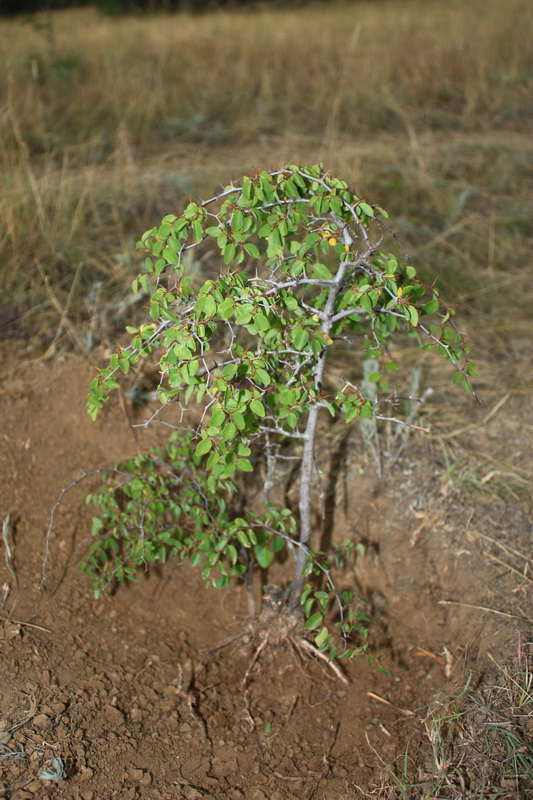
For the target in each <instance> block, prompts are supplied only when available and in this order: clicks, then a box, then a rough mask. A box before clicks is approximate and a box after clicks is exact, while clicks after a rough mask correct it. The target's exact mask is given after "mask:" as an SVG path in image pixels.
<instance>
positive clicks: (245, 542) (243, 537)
mask: <svg viewBox="0 0 533 800" xmlns="http://www.w3.org/2000/svg"><path fill="white" fill-rule="evenodd" d="M236 536H237V539H238V540H239V542H240V543H241V544H242V546H243V547H250V546H251V542H250V539H249V538H248V534H247V533H246V531H243V530H242V529H241V530H238V531H237V533H236Z"/></svg>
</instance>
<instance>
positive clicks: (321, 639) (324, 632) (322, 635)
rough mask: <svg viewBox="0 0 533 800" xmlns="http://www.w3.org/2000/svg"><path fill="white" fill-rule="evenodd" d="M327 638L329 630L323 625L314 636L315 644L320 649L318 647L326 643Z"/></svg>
mask: <svg viewBox="0 0 533 800" xmlns="http://www.w3.org/2000/svg"><path fill="white" fill-rule="evenodd" d="M328 638H329V631H328V629H327V628H326V626H325V625H324V627H323V628H321V629H320V631H319V633H317V635H316V636H315V644H316V646H317V647H318V649H319V650H320V648H321V647H322V646H323V645H324V644H325V643H326V641H327V640H328Z"/></svg>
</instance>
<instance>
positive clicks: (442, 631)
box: [0, 341, 527, 800]
mask: <svg viewBox="0 0 533 800" xmlns="http://www.w3.org/2000/svg"><path fill="white" fill-rule="evenodd" d="M96 358H97V356H95V357H94V359H92V360H91V359H89V358H88V357H80V356H72V355H65V356H62V357H58V358H56V359H55V360H54V361H52V362H47V363H42V362H39V361H34V360H32V353H31V352H29V351H27V350H26V349H25V346H24V344H22V343H20V344H19V343H17V342H14V341H9V342H3V343H2V344H1V349H0V375H1V376H2V379H1V384H0V419H1V420H2V430H1V437H0V441H1V444H2V451H3V455H2V460H1V464H0V513H1V515H2V520H5V519H6V517H7V516H8V515H9V522H8V523H6V525H5V526H4V532H5V536H4V541H3V547H4V551H5V558H4V556H2V558H1V563H0V585H1V586H2V587H3V588H2V598H3V604H2V605H1V606H0V613H1V617H0V620H1V627H0V649H1V653H2V658H1V663H0V685H1V687H2V691H1V694H0V730H1V731H3V733H0V769H1V773H0V796H5V797H10V798H17V800H19V799H20V800H23V798H44V797H52V796H56V795H58V796H62V797H65V798H82V800H97V799H98V798H115V797H116V798H123V799H124V800H125V799H126V798H129V799H132V798H140V797H146V798H186V800H195V799H196V798H230V800H238V798H246V800H248V799H249V800H267V799H268V800H282V799H283V800H289V798H299V799H301V798H307V799H308V800H311V798H314V800H339V799H340V798H356V797H361V796H364V794H363V791H369V790H371V789H372V788H374V789H376V787H379V786H380V785H382V784H383V785H385V784H387V783H391V779H390V775H389V772H388V770H387V768H386V766H385V765H394V763H395V761H396V759H400V760H401V761H403V758H404V754H405V749H406V747H407V746H409V747H410V748H411V751H410V752H412V753H413V759H414V761H415V762H416V770H415V771H417V774H418V775H419V776H422V778H423V777H424V774H427V772H428V771H429V767H428V766H427V763H426V762H427V761H428V759H429V757H430V754H431V748H430V743H429V739H428V736H427V725H428V723H427V720H428V714H429V712H430V711H431V710H432V709H434V708H435V704H436V703H437V702H440V703H441V704H445V703H446V698H448V697H450V696H453V693H454V692H456V691H457V685H458V684H459V683H460V682H461V681H463V680H464V675H465V674H468V672H469V671H472V672H473V674H474V675H475V679H476V680H477V679H478V677H479V676H480V675H481V673H482V672H483V669H484V668H485V666H486V663H487V659H486V654H487V653H488V652H489V651H490V652H491V653H493V654H495V655H497V654H498V653H500V652H502V651H503V650H505V649H508V650H509V652H510V649H511V647H514V645H515V643H516V641H517V634H516V628H515V626H514V624H513V623H512V620H511V619H510V617H509V616H505V614H511V613H514V614H515V615H516V616H520V613H519V611H516V607H518V608H519V610H520V609H524V607H525V604H526V603H527V598H526V597H525V595H524V592H525V589H524V581H522V582H520V581H517V576H516V575H514V574H513V573H512V571H510V570H509V569H503V568H502V565H501V564H498V563H497V561H493V562H491V561H488V560H487V558H485V557H484V555H483V553H482V552H481V547H480V546H479V538H478V537H476V535H474V533H472V531H471V530H470V531H469V530H468V529H467V527H465V515H466V511H467V509H465V506H464V493H463V494H461V493H460V492H459V493H457V492H456V490H455V488H454V485H452V484H451V483H450V478H449V476H448V477H444V478H443V475H445V470H444V469H443V466H442V463H441V461H440V460H439V459H440V456H439V451H438V448H435V450H434V449H433V446H432V445H431V444H430V443H426V444H424V445H418V446H417V447H415V448H414V450H413V451H412V452H411V453H410V461H409V465H408V466H405V467H404V468H403V471H402V466H401V464H400V465H399V467H398V468H397V472H396V473H395V477H394V480H392V481H391V482H390V483H389V486H388V488H382V489H381V490H378V489H376V482H375V480H374V479H373V478H372V477H371V476H370V475H369V474H365V472H364V471H363V469H362V467H363V464H362V463H358V462H357V458H356V454H355V453H354V456H353V458H352V459H351V463H350V464H349V468H348V471H347V474H346V478H345V481H344V487H339V488H338V492H337V497H336V498H335V499H336V506H335V519H334V528H333V530H334V536H335V537H337V536H339V537H342V538H344V537H345V536H349V537H352V538H354V539H355V540H357V541H363V542H364V543H365V544H366V548H367V555H366V556H365V558H364V559H362V560H360V561H359V562H358V563H357V564H356V566H355V567H353V568H352V571H347V573H346V575H345V581H346V584H347V585H352V586H354V585H355V586H356V587H357V588H358V590H359V591H360V593H361V594H362V595H363V596H365V597H366V598H367V599H368V602H369V606H368V613H369V614H370V616H371V618H372V619H373V625H372V627H371V645H372V649H373V651H374V653H375V654H376V655H380V656H381V657H382V660H383V664H384V666H385V667H386V668H387V669H388V670H389V672H390V674H389V675H385V674H382V673H380V672H379V671H378V670H377V669H376V668H375V667H373V666H369V665H368V664H367V663H366V661H365V660H364V659H363V658H359V659H355V660H352V661H350V662H348V663H344V664H343V669H344V670H345V672H346V675H347V676H348V678H349V683H348V684H347V685H345V684H343V683H342V682H341V681H339V680H338V679H337V678H336V677H335V675H334V674H333V673H332V672H331V671H330V670H329V669H328V668H327V667H326V666H325V665H322V664H321V663H318V662H316V661H315V660H312V659H304V658H298V657H297V655H296V654H295V652H294V651H292V650H291V649H290V648H288V647H284V646H281V645H280V646H279V648H275V647H273V648H268V649H265V650H264V651H263V652H262V653H261V654H260V656H259V657H258V658H257V660H256V662H255V663H254V664H253V666H251V667H250V659H251V658H252V656H253V652H252V650H251V649H250V647H246V641H243V640H236V641H235V643H234V644H230V645H228V646H227V647H224V648H221V649H216V650H212V649H209V648H212V647H213V646H215V645H217V644H218V643H220V642H221V641H223V640H224V639H225V638H227V637H229V636H231V635H232V634H233V633H235V632H238V631H239V630H240V629H242V624H243V620H244V618H245V616H246V598H245V596H244V593H243V592H241V590H232V591H229V590H223V591H218V592H217V591H215V590H210V591H205V590H204V588H203V585H202V582H201V580H200V578H199V575H198V574H197V573H196V572H195V571H194V570H191V569H189V568H188V567H187V566H186V565H181V566H179V565H177V564H175V563H169V564H167V565H165V566H164V567H162V568H157V569H153V570H152V571H151V572H149V573H146V574H142V575H140V579H139V582H138V584H137V585H136V586H131V585H130V586H125V587H121V588H120V589H119V590H118V591H117V592H116V593H115V594H114V595H108V596H105V597H104V598H103V599H100V600H98V601H94V599H93V596H92V588H91V585H90V583H89V582H88V581H87V580H86V579H85V578H84V577H83V576H81V574H80V573H79V571H78V566H77V565H78V563H79V561H80V560H81V557H82V555H83V553H84V551H85V547H86V545H87V542H88V537H89V530H90V526H89V523H90V509H88V508H87V507H86V505H85V503H84V498H85V494H86V493H87V491H88V490H89V487H90V486H91V485H94V481H97V480H98V477H97V476H96V477H93V478H87V479H86V481H84V482H83V483H82V484H78V485H76V486H75V487H74V488H73V489H72V490H70V491H69V492H67V493H66V494H65V495H64V497H63V498H62V500H61V503H60V504H59V505H58V507H57V509H56V513H55V519H54V526H53V529H52V532H51V535H50V537H49V556H48V559H47V565H46V582H45V584H44V587H41V581H42V574H43V560H44V558H45V550H46V548H45V536H46V532H47V529H48V525H49V514H50V510H51V508H52V507H53V506H54V503H55V502H56V500H57V498H58V495H59V492H60V490H61V489H62V488H64V487H66V486H68V485H69V484H71V483H73V482H74V481H76V480H77V479H78V478H79V477H80V475H81V469H83V470H84V471H85V472H90V471H91V470H94V469H98V468H101V467H104V466H106V465H109V464H112V463H114V462H116V461H117V460H119V459H121V458H124V457H126V456H128V455H131V454H133V453H135V452H137V450H138V448H139V447H142V448H144V447H146V446H147V445H148V444H151V443H152V442H153V437H154V436H155V435H156V433H154V432H153V431H152V430H150V431H149V432H143V433H139V432H134V431H133V430H132V428H131V426H130V424H129V422H128V417H127V414H125V411H127V409H121V407H120V406H119V405H118V404H117V405H115V406H111V405H110V406H109V407H107V408H106V409H105V411H104V413H103V414H102V418H101V420H99V422H98V424H94V423H92V422H91V421H90V419H89V417H88V416H87V415H86V413H85V398H86V391H87V387H88V384H89V381H90V380H91V378H92V376H93V374H94V368H95V363H94V360H95V359H96ZM483 413H486V412H483ZM480 414H481V415H482V412H480ZM137 430H138V429H137ZM486 483H487V484H489V483H490V478H489V479H488V480H487V482H486ZM526 511H527V509H525V507H524V506H522V505H520V502H518V500H517V501H516V502H515V503H514V505H509V506H507V507H506V509H504V510H503V512H502V507H501V503H500V498H499V495H496V494H495V495H494V496H490V497H489V498H488V500H486V501H484V505H483V515H484V518H485V519H486V520H487V522H486V524H487V527H486V529H485V533H488V531H489V529H490V531H491V532H492V533H493V534H494V536H495V537H497V536H498V535H500V534H501V536H503V537H504V531H503V528H504V527H505V526H504V525H503V522H502V519H503V515H502V514H504V515H505V519H506V525H507V528H506V530H507V529H508V526H509V525H514V526H515V530H516V531H518V532H519V533H520V534H521V535H524V536H525V530H526V527H525V526H526V521H525V520H526ZM498 514H499V515H500V516H499V517H498ZM471 518H472V517H471ZM2 520H0V521H2ZM488 520H491V521H490V522H489V521H488ZM498 526H499V527H498ZM519 538H520V537H518V539H519ZM515 541H516V538H515ZM494 552H495V557H496V559H497V558H498V557H500V556H501V555H502V554H501V552H500V551H494ZM500 561H502V559H501V558H500ZM515 572H516V569H515ZM526 585H527V584H526ZM513 593H514V595H513ZM501 597H507V598H512V597H514V598H515V601H516V602H515V606H513V607H512V608H510V609H509V611H507V610H504V611H503V614H504V616H502V615H501V614H500V615H499V614H497V613H492V612H490V611H488V612H484V611H483V610H481V609H480V608H479V606H484V607H487V608H489V607H491V606H492V607H493V608H494V609H496V610H497V609H498V608H500V609H501V608H503V606H501V605H498V598H501ZM516 604H518V606H516ZM520 604H522V605H520ZM524 613H526V611H524ZM249 668H250V669H249ZM247 669H249V676H248V681H247V683H246V686H245V688H244V689H243V688H242V686H241V682H242V679H243V676H244V675H245V674H246V671H247ZM409 743H410V744H409ZM43 770H48V772H44V773H43ZM400 770H401V766H400ZM425 771H426V773H425ZM46 775H48V779H47V778H46ZM54 775H55V777H56V779H57V780H56V781H54V780H50V777H51V776H52V777H54ZM391 792H392V790H391ZM383 796H385V795H383ZM387 796H390V797H392V796H394V795H393V794H392V793H391V794H388V795H387Z"/></svg>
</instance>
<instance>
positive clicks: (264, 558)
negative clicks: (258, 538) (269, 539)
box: [254, 544, 274, 569]
mask: <svg viewBox="0 0 533 800" xmlns="http://www.w3.org/2000/svg"><path fill="white" fill-rule="evenodd" d="M254 553H255V557H256V558H257V563H258V564H259V566H260V567H262V568H263V569H268V567H269V566H270V565H271V564H272V561H273V560H274V556H273V555H272V552H271V551H270V550H269V549H268V547H265V545H264V544H256V545H255V547H254Z"/></svg>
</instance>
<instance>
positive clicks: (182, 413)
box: [84, 164, 474, 659]
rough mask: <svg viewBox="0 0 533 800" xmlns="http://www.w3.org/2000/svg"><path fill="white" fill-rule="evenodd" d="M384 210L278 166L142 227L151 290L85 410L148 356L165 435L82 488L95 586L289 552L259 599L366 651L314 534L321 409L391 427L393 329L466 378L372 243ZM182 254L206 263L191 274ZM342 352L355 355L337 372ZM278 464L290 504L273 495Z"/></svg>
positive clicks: (447, 311)
mask: <svg viewBox="0 0 533 800" xmlns="http://www.w3.org/2000/svg"><path fill="white" fill-rule="evenodd" d="M386 218H387V214H386V212H385V211H384V210H383V209H381V208H380V207H378V206H375V205H371V204H370V203H369V202H368V201H366V200H365V199H363V198H361V197H359V196H358V195H357V194H355V193H354V191H353V190H352V189H351V188H350V187H349V186H348V184H347V183H346V182H345V181H343V180H340V179H339V178H337V177H334V176H333V175H332V174H330V173H328V172H326V171H324V169H323V168H322V166H313V167H303V166H299V165H294V164H290V165H288V166H287V167H285V168H284V169H280V170H278V171H272V172H259V173H257V174H255V175H253V176H245V177H244V178H243V180H242V182H240V183H238V184H231V185H229V186H227V187H226V188H225V189H224V190H223V191H222V192H221V193H220V194H218V195H217V196H216V197H213V198H211V199H210V200H207V201H205V202H202V203H195V202H192V203H190V204H189V205H188V206H187V208H186V209H185V211H184V212H183V214H182V215H181V216H176V215H174V214H170V215H168V216H166V217H165V218H164V219H163V221H162V223H161V225H160V226H159V227H156V228H153V229H152V230H150V231H148V232H147V233H145V234H144V236H143V237H142V242H141V243H140V245H139V246H140V247H141V248H143V249H145V250H146V252H147V258H146V262H145V265H144V269H143V272H142V273H141V274H140V275H139V276H138V277H137V278H136V279H135V280H134V281H133V291H134V292H135V293H144V294H145V295H146V296H147V297H148V298H149V321H147V322H145V323H144V324H142V325H140V326H139V327H128V329H127V330H128V332H129V334H130V336H131V343H130V344H129V346H127V347H124V348H122V347H119V348H117V350H116V352H115V353H114V354H113V355H112V356H111V359H110V363H109V366H108V367H107V368H105V369H102V370H101V371H100V373H99V375H98V376H97V377H96V378H95V379H94V381H93V383H92V385H91V389H90V395H89V403H88V410H89V413H90V414H91V416H92V417H93V418H95V417H96V416H97V414H98V412H99V410H100V409H101V407H102V405H103V404H104V402H105V400H106V399H107V397H108V395H109V393H110V392H112V391H113V390H115V389H117V388H118V386H119V380H118V377H119V375H120V373H123V374H124V375H128V374H130V373H132V372H136V371H137V372H140V371H142V369H143V365H144V364H145V362H146V361H147V360H148V359H152V360H153V359H155V360H156V362H157V365H158V369H159V373H160V382H159V386H158V388H157V392H156V395H157V399H158V401H159V403H160V404H161V406H162V407H166V406H168V407H169V408H168V410H170V411H172V412H173V416H172V419H171V422H170V424H171V425H173V426H174V428H175V429H174V430H173V431H172V433H171V436H170V439H169V442H168V444H167V445H166V447H163V448H161V449H159V450H155V451H152V452H150V453H147V454H143V455H140V456H138V457H137V458H135V459H133V460H131V461H129V462H127V463H126V464H125V465H121V466H119V467H117V468H116V470H115V471H114V473H113V474H114V478H113V480H112V483H111V485H109V484H107V485H105V486H104V487H103V488H102V489H101V490H100V491H99V492H98V493H97V494H96V495H94V496H93V497H92V498H91V499H93V500H94V501H95V502H96V503H97V504H98V505H99V506H100V509H101V513H100V515H99V516H98V517H96V518H95V520H94V527H93V533H94V535H95V541H94V543H93V545H92V550H91V553H90V554H89V557H88V559H87V561H86V562H85V564H84V569H85V571H86V573H87V574H88V575H90V576H92V577H93V578H94V579H95V588H96V591H97V592H100V591H101V589H102V588H103V587H105V586H106V585H109V583H110V582H112V581H113V580H114V579H116V580H118V581H123V580H125V579H134V578H135V575H136V567H138V566H139V565H142V564H146V563H148V562H151V561H154V560H165V559H167V558H168V557H169V556H173V555H176V556H179V557H180V558H185V557H188V558H189V559H190V561H191V563H192V564H193V565H199V566H201V568H202V576H203V578H204V579H205V581H206V582H207V583H208V584H214V585H215V586H217V587H219V588H222V587H226V586H228V585H229V584H230V582H231V580H232V579H245V580H247V581H248V586H249V588H250V589H251V587H252V584H251V582H252V577H253V570H254V569H259V570H260V571H263V572H264V571H266V570H268V569H269V567H271V565H272V563H273V562H274V560H275V559H278V558H279V557H280V554H281V553H282V551H283V553H285V554H287V552H289V553H290V554H291V555H292V562H293V565H292V575H291V576H287V584H286V586H284V587H282V588H281V589H280V590H279V591H277V592H273V591H272V592H270V596H269V600H270V601H271V603H270V605H272V601H273V600H274V599H275V601H276V607H277V608H278V609H279V610H282V611H283V614H285V615H289V616H291V617H292V618H294V619H301V620H302V624H303V627H304V629H305V631H309V632H312V635H313V636H314V645H315V646H316V648H317V649H318V651H319V652H320V653H321V654H322V655H324V654H327V657H328V658H329V659H331V658H333V657H334V656H336V655H342V656H351V655H354V654H355V653H358V652H361V649H365V644H364V641H362V643H361V639H360V636H363V637H364V636H365V628H364V623H365V621H366V620H365V617H364V615H361V614H360V613H358V612H357V611H356V608H355V607H354V604H353V600H354V595H353V593H352V592H339V591H338V590H337V587H336V584H335V579H334V573H333V570H334V568H335V566H338V565H339V564H340V563H341V562H342V561H343V559H344V558H345V556H346V552H347V553H348V555H349V554H350V551H351V549H352V548H353V543H352V542H350V541H346V542H344V543H343V545H342V547H339V548H333V549H331V551H329V552H320V551H319V549H318V547H317V543H316V541H315V539H316V537H314V536H313V498H314V495H316V494H317V493H318V487H317V480H316V477H317V476H316V459H317V443H318V441H319V432H320V425H321V423H320V417H321V416H322V415H325V416H327V415H330V417H332V418H334V419H339V420H341V421H344V423H350V422H351V421H352V420H355V419H357V418H360V419H363V420H371V419H375V420H380V419H394V420H395V421H396V422H401V419H400V410H399V408H398V407H397V406H398V404H397V401H396V400H395V395H394V390H393V389H392V388H391V387H390V386H389V383H388V381H387V379H386V376H387V374H388V372H389V371H391V370H393V369H394V366H395V365H394V364H393V363H392V362H391V359H390V357H389V356H388V351H387V342H388V341H389V340H390V339H391V338H393V337H397V336H398V334H399V332H400V330H402V329H407V331H408V332H409V333H410V334H411V336H413V337H414V338H415V339H416V341H417V342H418V343H419V345H420V346H421V347H422V348H423V349H426V350H436V351H438V353H440V355H441V356H443V357H444V358H445V359H447V360H448V361H450V362H451V363H452V364H453V365H454V366H455V368H456V373H455V377H454V380H455V381H456V382H459V383H461V384H464V385H465V386H466V387H467V388H470V383H469V376H470V375H472V374H473V373H474V370H473V365H472V364H471V363H470V362H469V360H468V355H467V353H468V347H467V346H466V344H465V341H464V338H463V335H462V334H461V333H459V332H458V330H457V329H456V327H455V326H454V324H453V310H452V309H451V308H450V307H448V306H446V305H445V304H444V303H443V302H442V301H441V299H440V297H439V292H438V290H437V289H436V288H435V287H434V286H427V285H424V283H423V282H422V281H421V280H420V278H419V277H418V276H417V272H416V270H415V268H414V267H413V266H411V265H410V264H409V263H407V262H406V260H405V258H403V257H398V256H396V255H395V254H394V253H392V252H386V251H385V250H384V248H383V244H384V242H385V241H386V240H387V239H389V240H390V241H391V242H393V244H391V249H395V248H396V245H395V239H394V237H393V238H392V239H391V234H390V230H389V228H388V226H387V223H386ZM396 249H397V248H396ZM194 253H196V254H203V255H202V259H203V260H204V262H207V263H208V265H209V268H210V269H212V273H211V277H210V278H208V279H207V280H204V281H203V282H202V281H200V282H199V284H198V285H197V284H196V283H195V270H191V269H190V265H191V263H193V262H192V254H194ZM196 282H197V283H198V274H197V270H196ZM339 346H342V348H344V352H345V353H346V352H348V354H349V357H350V360H351V361H353V364H352V365H351V366H350V367H349V368H347V370H346V372H347V374H346V375H341V376H338V375H337V376H334V375H331V374H329V373H328V364H330V363H331V359H332V356H334V354H335V352H336V350H337V348H338V347H339ZM372 363H374V364H375V367H373V371H372V372H371V373H369V371H368V369H366V370H365V369H364V364H366V365H367V366H368V364H372ZM357 364H358V365H359V366H358V367H357ZM354 369H355V372H356V373H359V374H360V380H357V379H356V378H354V377H353V375H354ZM369 384H370V385H371V386H372V387H373V388H372V391H365V389H364V387H365V386H366V387H368V386H369ZM376 387H377V389H378V390H379V391H376V390H375V388H376ZM386 403H389V404H390V405H389V406H387V405H386ZM190 404H194V409H195V411H191V412H189V411H188V407H189V405H190ZM157 413H158V412H155V413H154V415H153V417H152V419H153V418H154V417H155V416H156V414H157ZM188 413H189V416H190V417H192V416H195V419H196V422H195V423H194V424H192V423H189V424H187V414H188ZM167 422H168V421H167ZM287 463H288V464H290V465H291V466H292V472H293V474H295V475H297V483H298V503H297V506H298V507H297V509H296V508H294V509H293V508H290V507H288V505H287V503H286V502H285V501H284V500H283V499H281V500H280V498H279V496H278V494H279V493H277V492H276V482H277V480H278V476H279V473H280V471H281V470H282V465H284V464H287ZM256 470H261V474H262V480H263V484H264V491H263V502H262V503H259V502H257V501H255V500H254V508H250V507H246V505H245V504H243V502H242V500H243V498H242V492H241V493H239V491H238V489H237V483H238V480H239V475H240V473H253V472H254V471H256ZM285 563H287V561H286V562H285ZM354 633H357V634H358V636H357V637H356V639H355V640H354V638H353V634H354ZM307 644H309V643H307Z"/></svg>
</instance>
